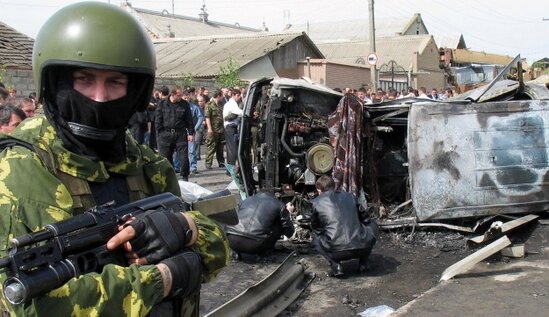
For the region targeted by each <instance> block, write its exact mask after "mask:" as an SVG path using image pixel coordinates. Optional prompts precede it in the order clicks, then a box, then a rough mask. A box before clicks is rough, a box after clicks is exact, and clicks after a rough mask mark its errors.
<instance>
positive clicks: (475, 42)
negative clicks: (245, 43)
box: [0, 0, 549, 63]
mask: <svg viewBox="0 0 549 317" xmlns="http://www.w3.org/2000/svg"><path fill="white" fill-rule="evenodd" d="M75 2H81V1H77V0H47V1H46V0H0V21H2V22H3V23H6V24H8V25H9V26H11V27H12V28H14V29H16V30H18V31H19V32H21V33H24V34H26V35H28V36H30V37H32V38H35V37H36V34H37V33H38V30H39V29H40V27H41V26H42V24H44V22H45V21H46V20H47V19H48V18H49V17H50V16H51V15H52V14H53V13H55V12H56V11H57V10H59V9H60V8H62V7H64V6H66V5H67V4H70V3H75ZM100 2H108V3H111V4H115V5H118V4H120V2H121V0H110V1H109V0H104V1H100ZM129 2H130V3H131V4H132V6H133V7H136V8H143V9H150V10H158V11H162V10H164V9H166V10H167V11H168V12H170V13H171V12H172V9H173V12H174V13H175V14H178V15H185V16H192V17H198V13H199V12H200V8H201V7H202V5H203V4H205V5H206V10H207V12H208V14H209V20H211V21H216V22H224V23H231V24H234V23H237V22H238V23H239V24H240V25H241V26H247V27H253V28H261V27H262V25H263V23H265V25H266V26H267V27H268V28H269V30H270V31H281V30H282V29H283V27H284V25H286V24H288V23H290V24H294V25H298V24H305V23H307V22H309V23H314V22H326V21H334V23H335V22H337V21H343V20H356V19H361V18H365V19H367V18H368V15H369V13H368V3H369V1H368V0H345V1H337V0H276V1H275V0H232V1H229V0H187V1H182V0H133V1H129ZM415 13H420V14H421V17H422V19H423V21H424V23H425V25H426V27H427V30H428V31H429V33H430V34H436V35H455V34H463V37H464V39H465V43H466V44H467V47H468V48H469V49H471V50H475V51H485V52H489V53H495V54H503V55H509V56H513V57H514V56H516V55H518V54H520V55H521V57H523V58H526V59H527V62H528V63H532V62H534V61H536V60H538V59H541V58H543V57H549V0H522V1H516V0H413V1H412V0H376V1H374V14H375V19H374V20H379V19H383V18H385V17H410V18H411V17H412V15H413V14H415Z"/></svg>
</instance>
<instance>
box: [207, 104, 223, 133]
mask: <svg viewBox="0 0 549 317" xmlns="http://www.w3.org/2000/svg"><path fill="white" fill-rule="evenodd" d="M206 118H209V119H210V123H211V125H212V130H213V131H214V132H216V133H223V107H220V106H218V105H217V104H216V103H215V100H214V98H212V99H211V100H210V101H209V102H208V103H207V104H206V107H205V108H204V119H206Z"/></svg>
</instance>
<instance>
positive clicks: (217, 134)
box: [204, 90, 225, 169]
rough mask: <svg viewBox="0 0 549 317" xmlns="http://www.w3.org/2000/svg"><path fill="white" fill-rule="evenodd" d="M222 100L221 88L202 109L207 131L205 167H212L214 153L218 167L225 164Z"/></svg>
mask: <svg viewBox="0 0 549 317" xmlns="http://www.w3.org/2000/svg"><path fill="white" fill-rule="evenodd" d="M222 102H223V94H222V92H221V90H217V91H215V92H214V95H213V97H212V98H211V99H210V102H208V104H207V105H206V108H205V110H204V117H205V118H206V127H207V132H208V135H207V137H206V148H207V150H206V169H211V168H212V162H213V157H214V153H215V157H216V159H217V163H218V164H219V167H224V164H225V159H224V158H223V140H224V129H223V105H222Z"/></svg>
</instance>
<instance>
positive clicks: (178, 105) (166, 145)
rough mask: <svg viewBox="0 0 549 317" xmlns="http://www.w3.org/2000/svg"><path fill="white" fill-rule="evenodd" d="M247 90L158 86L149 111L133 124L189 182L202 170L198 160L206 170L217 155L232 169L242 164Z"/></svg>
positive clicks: (139, 137) (133, 129) (138, 135)
mask: <svg viewBox="0 0 549 317" xmlns="http://www.w3.org/2000/svg"><path fill="white" fill-rule="evenodd" d="M244 94H245V89H243V88H240V87H234V88H222V89H218V90H215V91H214V92H213V94H212V96H210V93H209V90H208V89H207V88H205V87H200V89H196V88H195V87H191V86H185V87H180V86H173V87H171V88H170V87H168V86H162V87H159V88H158V89H154V91H153V95H152V96H151V98H150V101H149V104H148V107H147V109H146V110H145V111H142V112H136V113H135V114H133V116H132V117H131V118H130V121H129V127H128V128H129V130H130V132H131V134H132V136H133V137H134V138H135V139H136V140H137V142H138V143H139V144H146V145H148V146H149V147H150V148H151V149H153V150H155V151H158V153H160V155H162V156H164V157H165V158H167V159H168V161H169V162H170V164H171V165H172V166H173V168H174V170H175V171H176V173H179V175H180V176H181V178H182V180H184V181H188V179H189V176H190V175H196V174H199V173H200V171H199V170H198V165H197V161H199V160H202V159H203V158H202V157H203V156H204V160H205V168H206V169H212V168H213V159H214V157H215V159H216V160H217V166H218V167H219V168H227V173H229V171H230V170H231V166H234V165H235V162H236V153H237V149H238V125H239V118H240V117H241V116H242V108H243V105H242V96H243V95H244ZM202 145H205V147H206V151H205V153H202V149H201V146H202ZM225 149H226V151H227V158H226V159H225Z"/></svg>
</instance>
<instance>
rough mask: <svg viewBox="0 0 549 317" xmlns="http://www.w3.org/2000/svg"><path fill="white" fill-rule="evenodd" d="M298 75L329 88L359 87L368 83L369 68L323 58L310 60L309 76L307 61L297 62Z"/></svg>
mask: <svg viewBox="0 0 549 317" xmlns="http://www.w3.org/2000/svg"><path fill="white" fill-rule="evenodd" d="M298 69H299V74H300V76H306V77H310V78H311V80H312V81H314V82H317V83H319V84H322V85H325V86H328V87H330V88H342V89H343V88H357V89H358V88H360V87H362V86H367V85H369V84H370V69H369V68H367V67H364V66H358V65H356V66H354V65H343V64H336V63H329V62H325V61H323V60H317V61H313V62H311V76H309V70H308V67H307V62H305V61H301V62H299V67H298Z"/></svg>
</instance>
